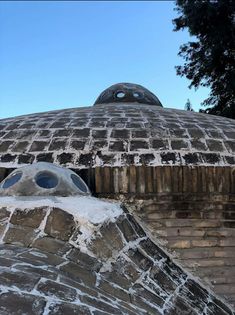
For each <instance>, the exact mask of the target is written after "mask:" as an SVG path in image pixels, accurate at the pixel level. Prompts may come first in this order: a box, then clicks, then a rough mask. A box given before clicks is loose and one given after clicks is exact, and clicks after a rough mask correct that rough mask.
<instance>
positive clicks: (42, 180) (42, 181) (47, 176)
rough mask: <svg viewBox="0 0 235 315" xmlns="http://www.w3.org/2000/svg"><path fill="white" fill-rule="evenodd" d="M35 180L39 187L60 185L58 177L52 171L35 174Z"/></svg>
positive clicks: (48, 187) (49, 187)
mask: <svg viewBox="0 0 235 315" xmlns="http://www.w3.org/2000/svg"><path fill="white" fill-rule="evenodd" d="M35 182H36V184H37V185H38V186H39V187H42V188H46V189H51V188H55V187H56V186H57V185H58V178H57V176H56V175H54V174H52V173H49V172H41V173H39V174H37V175H36V176H35Z"/></svg>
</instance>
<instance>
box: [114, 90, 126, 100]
mask: <svg viewBox="0 0 235 315" xmlns="http://www.w3.org/2000/svg"><path fill="white" fill-rule="evenodd" d="M125 95H126V94H125V93H124V92H123V91H118V92H117V93H116V94H115V96H116V98H119V99H120V98H123V97H125Z"/></svg>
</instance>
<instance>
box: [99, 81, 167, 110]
mask: <svg viewBox="0 0 235 315" xmlns="http://www.w3.org/2000/svg"><path fill="white" fill-rule="evenodd" d="M108 103H124V104H125V103H132V104H133V103H141V104H146V105H156V106H161V107H162V104H161V102H160V101H159V99H158V98H157V97H156V96H155V95H154V94H153V93H152V92H150V91H149V90H147V89H146V88H145V87H143V86H142V85H138V84H134V83H117V84H114V85H112V86H110V87H109V88H107V89H106V90H104V91H103V92H102V93H101V94H100V96H99V97H98V98H97V100H96V101H95V104H94V105H101V104H108Z"/></svg>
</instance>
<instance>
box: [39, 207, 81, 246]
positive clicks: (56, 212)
mask: <svg viewBox="0 0 235 315" xmlns="http://www.w3.org/2000/svg"><path fill="white" fill-rule="evenodd" d="M74 229H75V222H74V219H73V216H72V215H71V214H69V213H67V212H66V211H63V210H61V209H58V208H53V209H52V212H51V213H50V214H49V216H48V218H47V223H46V227H45V232H46V233H47V234H48V235H50V236H52V237H55V238H59V239H61V240H63V241H67V240H68V239H69V238H70V236H71V235H72V233H73V231H74Z"/></svg>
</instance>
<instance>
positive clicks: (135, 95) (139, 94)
mask: <svg viewBox="0 0 235 315" xmlns="http://www.w3.org/2000/svg"><path fill="white" fill-rule="evenodd" d="M133 96H134V97H135V98H138V99H142V98H143V97H144V95H143V93H141V92H134V93H133Z"/></svg>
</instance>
